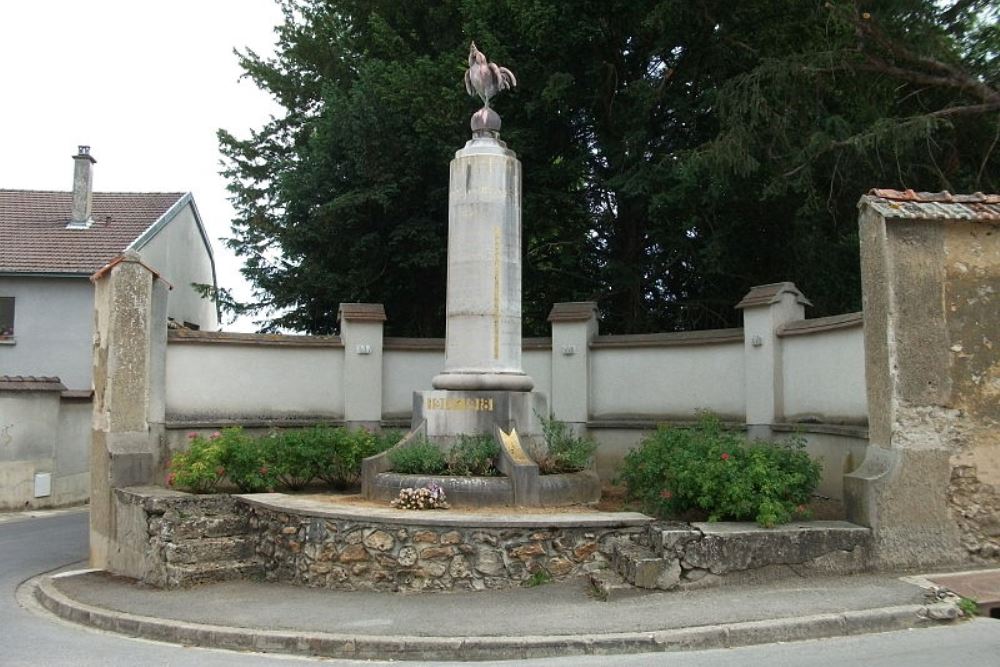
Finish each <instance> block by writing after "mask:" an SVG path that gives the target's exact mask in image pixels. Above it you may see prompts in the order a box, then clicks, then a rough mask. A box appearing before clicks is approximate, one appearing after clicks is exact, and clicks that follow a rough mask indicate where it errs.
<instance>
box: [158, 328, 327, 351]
mask: <svg viewBox="0 0 1000 667" xmlns="http://www.w3.org/2000/svg"><path fill="white" fill-rule="evenodd" d="M167 343H169V344H171V345H174V344H188V343H192V344H208V345H211V344H215V345H256V346H264V347H267V346H277V347H344V342H343V341H342V340H341V338H340V336H304V335H291V334H259V333H237V332H234V331H192V330H190V329H171V330H170V331H168V332H167Z"/></svg>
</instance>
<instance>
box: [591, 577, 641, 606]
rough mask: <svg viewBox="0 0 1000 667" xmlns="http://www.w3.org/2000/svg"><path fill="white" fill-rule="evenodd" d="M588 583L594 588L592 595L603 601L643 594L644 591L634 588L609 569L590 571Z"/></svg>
mask: <svg viewBox="0 0 1000 667" xmlns="http://www.w3.org/2000/svg"><path fill="white" fill-rule="evenodd" d="M589 576H590V585H591V586H592V587H593V589H594V597H596V598H598V599H599V600H601V601H603V602H617V601H618V600H625V599H627V598H633V597H636V596H637V595H644V594H646V591H645V590H644V589H642V588H636V587H635V586H633V585H632V584H630V583H628V582H627V581H625V580H624V579H622V578H621V575H619V574H617V573H616V572H612V571H611V570H598V571H596V572H591V573H590V575H589Z"/></svg>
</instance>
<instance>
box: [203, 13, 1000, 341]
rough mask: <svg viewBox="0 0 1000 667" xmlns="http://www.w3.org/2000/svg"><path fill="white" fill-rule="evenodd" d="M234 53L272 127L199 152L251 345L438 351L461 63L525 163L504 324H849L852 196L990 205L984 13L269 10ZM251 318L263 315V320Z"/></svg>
mask: <svg viewBox="0 0 1000 667" xmlns="http://www.w3.org/2000/svg"><path fill="white" fill-rule="evenodd" d="M281 4H282V7H283V9H284V14H285V21H284V23H283V24H282V25H281V26H279V28H278V44H277V53H276V55H275V56H274V57H273V58H261V57H258V56H257V55H256V54H254V53H252V52H247V53H243V54H241V55H240V59H241V64H242V65H243V68H244V70H245V71H246V74H247V76H249V77H250V78H251V79H253V80H254V81H255V82H256V83H257V84H258V85H259V86H260V87H262V88H263V89H265V90H267V91H269V92H270V93H271V94H272V95H274V96H275V98H276V99H277V100H278V101H279V102H280V103H281V105H282V106H283V107H284V108H285V110H286V113H285V114H284V115H283V116H282V117H280V118H276V119H274V120H272V121H271V122H270V123H268V124H267V125H266V126H264V127H263V128H261V129H260V130H258V131H256V132H253V133H251V135H250V136H249V137H248V138H245V139H240V138H237V137H235V136H233V135H232V134H229V133H227V132H225V131H220V140H221V144H222V150H223V153H224V155H225V157H226V174H227V176H228V177H229V178H230V183H231V185H230V190H231V192H232V194H233V200H234V202H235V204H236V207H237V219H236V220H234V222H233V237H232V239H230V241H229V244H230V246H231V247H233V248H234V249H235V250H236V252H237V253H238V254H239V255H241V256H242V257H243V258H244V259H245V262H246V264H245V268H244V274H245V275H246V276H247V278H248V279H249V280H250V281H251V282H252V283H253V285H254V287H255V289H256V297H257V302H256V303H255V304H252V306H254V307H257V308H264V309H265V310H264V311H262V312H264V314H265V315H267V317H265V319H264V320H263V321H262V323H263V326H264V328H271V329H273V328H278V327H284V328H291V329H297V330H303V331H310V332H314V333H328V332H331V331H335V330H336V321H335V320H336V317H335V313H336V308H337V305H338V304H339V303H340V302H349V301H379V302H383V303H385V304H386V309H387V311H388V313H389V317H390V321H389V323H388V325H387V326H388V330H389V331H390V332H394V333H397V334H412V335H440V334H441V333H443V327H444V313H443V306H444V286H445V251H446V234H447V178H448V169H447V164H448V161H449V160H450V159H451V157H452V155H453V153H454V151H455V150H456V149H457V148H459V147H461V145H462V144H463V143H464V141H465V140H466V139H467V138H468V135H469V130H468V124H467V120H468V117H469V115H470V114H471V113H472V111H474V110H475V108H476V103H475V102H474V101H473V100H471V99H469V98H467V97H466V95H465V92H464V89H463V86H462V82H461V81H462V72H463V70H464V67H465V57H466V54H467V49H468V43H469V41H470V39H475V40H476V42H477V44H478V45H479V46H480V47H481V48H482V50H483V51H484V52H485V53H486V54H487V55H488V56H489V57H490V58H491V59H492V60H495V61H498V62H502V63H504V64H505V65H508V66H509V67H510V68H511V69H512V70H513V71H514V72H515V73H516V74H517V77H518V82H519V87H518V88H517V89H515V91H513V94H511V95H504V96H501V97H500V98H498V100H497V106H498V110H499V111H500V113H501V115H502V116H503V118H504V130H503V132H502V134H503V138H504V140H505V141H507V142H508V144H509V145H510V146H511V147H512V148H513V149H514V150H515V151H517V153H518V155H519V157H520V158H521V160H522V162H523V165H524V201H523V224H524V239H525V248H524V258H525V266H524V290H523V291H524V313H525V327H526V332H527V333H542V332H544V331H545V330H546V329H547V325H546V323H545V315H546V313H547V311H548V308H549V307H550V305H551V304H552V303H553V302H556V301H565V300H576V299H596V300H598V302H599V303H600V305H601V309H602V312H603V315H604V322H603V324H602V329H603V330H604V331H608V332H617V333H626V332H635V331H650V330H662V329H672V328H705V327H712V326H728V325H731V324H733V323H734V322H735V317H736V316H735V313H734V312H733V310H732V305H733V304H734V303H735V302H736V301H737V300H738V299H739V297H740V296H741V295H742V294H743V293H744V292H745V291H746V290H747V288H748V287H749V286H750V285H753V284H757V283H762V282H770V281H775V280H787V279H791V280H795V281H796V282H797V283H799V285H800V286H801V287H802V288H803V290H804V291H806V292H807V293H809V294H811V295H813V296H814V297H816V298H815V300H816V301H817V303H818V304H819V305H821V308H820V310H819V313H820V314H821V313H823V312H838V311H842V310H845V309H852V308H857V307H858V305H859V304H858V300H859V289H858V268H857V239H856V233H855V221H854V218H855V212H854V206H855V204H856V202H857V199H858V197H859V196H860V195H861V194H862V193H863V192H865V191H866V190H867V189H868V188H870V187H873V186H880V187H899V188H905V187H912V188H914V189H929V190H936V189H951V190H953V191H962V190H994V191H996V190H998V189H1000V181H998V179H1000V168H998V167H1000V163H998V160H1000V158H998V157H997V155H998V151H997V150H996V146H997V136H998V132H1000V103H998V99H1000V98H998V92H997V91H998V85H1000V81H998V80H997V79H998V69H1000V68H998V67H997V60H996V56H997V53H998V51H1000V31H998V28H997V14H998V5H997V0H958V1H957V2H952V3H949V4H946V5H942V3H939V2H934V1H933V0H873V1H871V2H863V1H861V0H858V1H849V0H837V1H831V2H822V1H821V0H806V1H803V0H744V1H743V2H740V3H732V2H726V1H725V0H694V1H691V0H630V1H624V0H580V1H577V2H560V1H558V0H548V1H546V0H502V1H499V2H498V1H494V0H435V1H433V2H429V1H427V0H412V1H411V2H407V3H399V2H397V1H395V0H327V1H322V0H281ZM268 309H269V310H268Z"/></svg>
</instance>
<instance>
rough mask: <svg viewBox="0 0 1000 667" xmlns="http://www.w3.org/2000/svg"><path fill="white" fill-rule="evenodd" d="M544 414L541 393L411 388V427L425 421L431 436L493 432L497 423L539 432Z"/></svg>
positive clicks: (545, 407)
mask: <svg viewBox="0 0 1000 667" xmlns="http://www.w3.org/2000/svg"><path fill="white" fill-rule="evenodd" d="M547 415H548V405H547V402H546V400H545V396H544V395H542V394H539V393H537V392H528V391H451V390H446V389H436V390H429V391H415V392H413V422H412V428H414V429H415V428H417V427H418V426H420V424H421V423H423V422H426V424H427V430H426V435H427V437H428V438H429V439H431V440H438V441H444V442H449V441H450V440H451V439H453V438H455V437H457V436H459V435H463V434H483V435H493V433H494V427H495V426H497V427H499V428H501V429H503V430H504V431H506V432H508V433H509V432H510V430H511V429H512V428H516V429H517V432H518V433H520V434H522V436H525V437H530V436H533V435H540V434H541V433H542V421H541V417H543V416H547Z"/></svg>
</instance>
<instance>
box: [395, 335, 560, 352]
mask: <svg viewBox="0 0 1000 667" xmlns="http://www.w3.org/2000/svg"><path fill="white" fill-rule="evenodd" d="M444 344H445V340H444V338H400V337H394V336H386V337H385V338H384V339H382V349H383V350H385V351H389V352H444ZM521 349H522V350H551V349H552V339H551V338H522V339H521Z"/></svg>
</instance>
